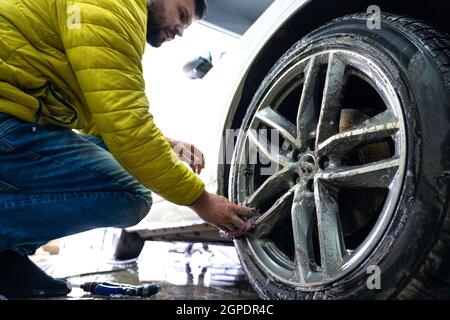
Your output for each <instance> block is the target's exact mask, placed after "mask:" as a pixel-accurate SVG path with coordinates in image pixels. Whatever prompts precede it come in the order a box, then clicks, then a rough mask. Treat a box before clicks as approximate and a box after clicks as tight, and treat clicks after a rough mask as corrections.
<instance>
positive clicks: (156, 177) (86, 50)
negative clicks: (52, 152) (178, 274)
mask: <svg viewBox="0 0 450 320" xmlns="http://www.w3.org/2000/svg"><path fill="white" fill-rule="evenodd" d="M57 3H59V4H58V6H61V7H58V25H59V29H60V34H61V38H62V40H63V44H64V48H65V51H66V54H67V57H68V60H69V63H70V65H71V67H72V69H73V72H74V73H75V75H76V77H77V79H78V82H79V84H80V87H81V90H82V91H83V94H84V97H85V99H86V101H87V104H88V107H89V110H90V112H91V113H92V114H93V118H94V121H95V126H96V128H95V129H96V131H97V132H99V134H100V135H101V137H102V138H103V140H104V141H105V143H106V145H107V146H108V148H109V150H110V152H111V153H112V154H113V156H114V157H115V158H116V159H117V160H118V162H119V163H120V164H121V165H122V166H123V167H124V168H125V170H127V171H128V172H129V173H130V174H131V175H133V176H134V177H135V178H136V179H137V180H138V181H139V182H141V183H142V184H143V185H145V186H146V187H147V188H149V189H150V190H152V191H154V192H156V193H158V194H160V195H161V196H162V197H164V198H165V199H167V200H169V201H171V202H173V203H176V204H179V205H190V204H192V203H193V202H195V200H197V199H198V198H199V197H200V195H201V194H202V193H203V191H204V189H205V186H204V183H203V182H202V181H201V180H200V179H199V178H198V177H197V176H196V175H195V174H194V173H192V171H190V170H189V169H187V168H186V166H185V165H184V164H183V163H181V162H180V161H179V160H178V158H177V156H176V155H175V153H174V152H173V151H172V149H171V147H170V145H169V144H168V143H167V141H166V140H165V139H164V136H163V135H162V133H161V131H160V130H159V129H158V127H157V126H156V125H155V123H154V121H153V117H152V115H151V114H150V113H149V111H148V110H149V103H148V100H147V97H146V95H145V83H144V79H143V73H142V66H141V59H142V56H143V53H144V48H145V44H146V40H145V38H146V37H145V35H146V19H147V9H146V6H145V0H114V1H111V0H78V1H77V2H75V4H73V5H72V6H71V5H70V2H68V1H59V2H57ZM73 6H75V7H73ZM70 14H73V17H71V16H70ZM77 16H79V21H78V20H77Z"/></svg>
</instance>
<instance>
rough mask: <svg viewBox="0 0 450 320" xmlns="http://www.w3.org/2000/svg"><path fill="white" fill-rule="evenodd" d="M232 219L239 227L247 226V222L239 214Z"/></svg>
mask: <svg viewBox="0 0 450 320" xmlns="http://www.w3.org/2000/svg"><path fill="white" fill-rule="evenodd" d="M231 221H233V225H234V226H235V227H236V228H237V229H240V228H243V227H244V226H245V222H244V221H243V220H242V219H240V218H239V217H238V216H232V217H231Z"/></svg>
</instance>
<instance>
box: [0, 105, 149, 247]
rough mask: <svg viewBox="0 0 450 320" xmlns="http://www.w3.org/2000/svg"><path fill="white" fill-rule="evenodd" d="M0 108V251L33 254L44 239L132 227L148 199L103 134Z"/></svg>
mask: <svg viewBox="0 0 450 320" xmlns="http://www.w3.org/2000/svg"><path fill="white" fill-rule="evenodd" d="M33 126H34V125H33V124H30V123H27V122H24V121H21V120H19V119H17V118H15V117H12V116H9V115H7V114H4V113H0V252H1V251H4V250H7V249H12V250H15V251H17V252H19V253H21V254H24V255H29V254H33V253H34V252H35V251H36V249H37V248H39V247H40V246H41V245H43V244H45V243H46V242H48V241H50V240H53V239H57V238H61V237H64V236H68V235H72V234H76V233H80V232H84V231H88V230H92V229H96V228H103V227H119V228H124V227H129V226H133V225H135V224H137V223H139V221H141V220H142V219H143V218H144V217H145V216H146V215H147V214H148V212H149V210H150V207H151V205H152V196H151V192H150V191H149V190H148V189H146V188H145V187H144V186H142V185H141V184H140V183H139V182H138V181H137V180H136V179H135V178H133V177H132V176H130V175H129V174H128V173H127V172H126V171H125V170H124V169H123V168H122V167H121V166H120V164H119V163H118V162H117V161H116V160H115V159H114V158H113V156H112V155H111V154H110V153H109V152H108V151H107V148H106V146H105V144H104V143H103V141H102V140H101V139H100V138H97V137H94V136H88V135H80V134H77V133H75V132H73V131H72V130H69V129H65V128H61V127H57V126H37V131H36V132H33V130H32V127H33Z"/></svg>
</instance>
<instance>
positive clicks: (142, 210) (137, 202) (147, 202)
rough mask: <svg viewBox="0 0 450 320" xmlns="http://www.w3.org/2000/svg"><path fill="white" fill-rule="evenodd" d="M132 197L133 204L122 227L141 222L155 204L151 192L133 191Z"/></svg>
mask: <svg viewBox="0 0 450 320" xmlns="http://www.w3.org/2000/svg"><path fill="white" fill-rule="evenodd" d="M130 198H131V206H130V210H128V212H126V215H125V217H126V218H125V221H123V225H121V227H125V228H126V227H132V226H135V225H137V224H138V223H139V222H141V221H142V220H143V219H144V218H145V217H146V216H147V214H148V213H149V212H150V209H151V207H152V204H153V200H152V195H151V192H150V191H148V192H145V193H133V194H130Z"/></svg>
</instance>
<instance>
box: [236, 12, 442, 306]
mask: <svg viewBox="0 0 450 320" xmlns="http://www.w3.org/2000/svg"><path fill="white" fill-rule="evenodd" d="M368 17H369V16H368V15H366V14H356V15H351V16H346V17H344V18H340V19H337V20H335V21H333V22H331V23H329V24H327V25H325V26H323V27H321V28H319V29H318V30H316V31H314V32H312V33H311V34H309V35H308V36H306V37H305V38H304V39H302V40H301V41H299V42H298V43H297V44H295V45H294V46H293V47H292V48H291V49H290V50H289V51H288V52H287V53H286V54H285V55H284V56H283V57H282V58H281V59H280V60H279V61H278V62H277V63H276V65H275V66H274V67H273V68H272V70H271V71H270V72H269V73H268V75H267V76H266V78H265V80H264V81H263V83H262V84H261V86H260V87H259V89H258V91H257V93H256V94H255V96H254V99H253V100H252V102H251V104H250V106H249V107H248V110H247V113H246V116H245V118H244V119H243V122H242V127H241V128H242V131H241V133H240V135H239V136H238V140H237V144H236V148H235V152H234V156H233V163H232V165H231V171H230V180H229V195H230V197H231V199H232V200H233V201H234V202H237V203H245V204H246V205H248V206H251V207H255V208H257V209H258V210H259V211H260V213H261V216H260V217H259V218H258V220H257V222H256V224H257V228H256V229H255V231H254V232H253V233H252V234H250V235H248V236H246V237H244V238H241V239H238V240H236V241H235V245H236V248H237V251H238V254H239V257H240V259H241V262H242V265H243V267H244V269H245V270H246V272H247V275H248V276H249V278H250V280H251V282H252V284H253V286H254V288H255V289H256V291H257V292H258V293H259V294H260V296H261V297H263V298H267V299H388V298H400V299H401V298H403V299H413V298H449V297H450V273H449V272H450V260H449V259H447V258H448V257H449V256H450V241H449V240H450V212H449V199H450V197H449V194H450V190H449V184H450V183H449V182H450V132H449V123H450V120H449V119H450V105H449V103H450V58H449V56H450V40H449V39H450V38H449V37H448V35H446V34H444V33H442V32H439V31H438V30H436V29H434V28H433V27H431V26H428V25H426V24H424V23H422V22H419V21H416V20H413V19H410V18H406V17H400V16H396V15H383V16H382V25H381V28H380V29H370V28H369V27H368ZM278 146H279V147H278ZM256 153H257V156H258V157H259V161H254V160H255V159H256V158H255V154H256Z"/></svg>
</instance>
